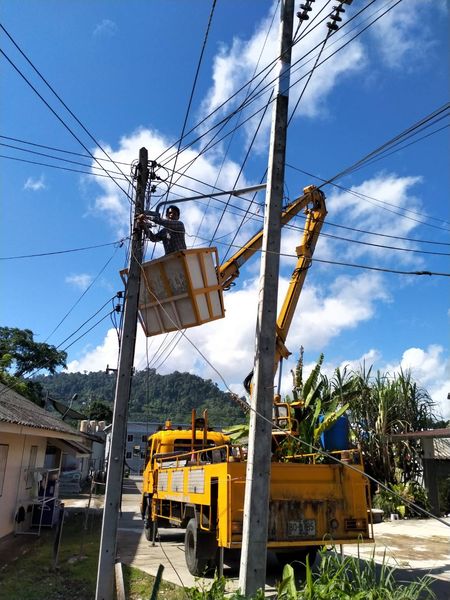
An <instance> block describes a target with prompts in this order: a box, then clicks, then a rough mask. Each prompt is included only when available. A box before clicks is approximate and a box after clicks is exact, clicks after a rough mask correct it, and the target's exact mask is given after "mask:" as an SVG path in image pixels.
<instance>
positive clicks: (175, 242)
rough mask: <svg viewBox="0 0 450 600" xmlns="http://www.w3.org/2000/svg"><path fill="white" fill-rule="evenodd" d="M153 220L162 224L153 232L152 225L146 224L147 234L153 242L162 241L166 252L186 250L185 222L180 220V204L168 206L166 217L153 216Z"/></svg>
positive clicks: (157, 223)
mask: <svg viewBox="0 0 450 600" xmlns="http://www.w3.org/2000/svg"><path fill="white" fill-rule="evenodd" d="M151 220H152V221H153V223H155V224H156V225H162V228H161V229H160V230H159V231H158V232H157V233H153V231H151V229H150V226H148V225H147V226H146V228H145V229H146V234H147V236H148V238H149V239H150V240H151V241H152V242H162V243H163V246H164V252H165V253H166V254H171V253H172V252H178V251H179V250H186V242H185V239H184V235H185V230H184V224H183V222H182V221H180V209H179V208H178V206H173V205H172V206H168V207H167V210H166V218H165V219H163V218H162V217H158V216H153V217H151Z"/></svg>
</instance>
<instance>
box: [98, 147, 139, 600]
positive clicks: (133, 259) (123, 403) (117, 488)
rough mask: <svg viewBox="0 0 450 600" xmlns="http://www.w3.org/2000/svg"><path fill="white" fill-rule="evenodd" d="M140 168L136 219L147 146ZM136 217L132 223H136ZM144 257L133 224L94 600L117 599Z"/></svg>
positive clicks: (137, 231) (137, 210) (136, 210)
mask: <svg viewBox="0 0 450 600" xmlns="http://www.w3.org/2000/svg"><path fill="white" fill-rule="evenodd" d="M137 171H138V175H137V186H136V201H135V210H134V217H135V219H136V217H137V216H139V215H140V214H142V213H143V212H144V199H145V188H146V186H147V180H148V175H149V173H148V152H147V149H146V148H141V149H140V151H139V164H138V167H137ZM135 219H134V221H133V223H135V222H136V221H135ZM142 256H143V233H142V230H141V229H139V228H137V227H135V226H134V230H133V237H132V241H131V252H130V259H129V265H128V281H127V288H126V292H125V302H124V314H123V328H122V336H121V344H120V354H119V368H118V373H117V381H116V394H115V399H114V416H113V423H112V434H111V448H110V453H109V461H108V478H107V482H106V494H105V508H104V512H103V523H102V535H101V540H100V553H99V561H98V572H97V589H96V594H95V600H111V598H114V569H115V562H116V543H117V527H118V521H119V510H120V499H121V495H122V477H123V461H124V448H125V436H126V432H127V420H128V403H129V400H130V390H131V376H132V369H133V361H134V349H135V344H136V330H137V310H138V299H139V284H140V276H141V263H142Z"/></svg>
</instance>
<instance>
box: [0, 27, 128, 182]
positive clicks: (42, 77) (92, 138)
mask: <svg viewBox="0 0 450 600" xmlns="http://www.w3.org/2000/svg"><path fill="white" fill-rule="evenodd" d="M0 27H1V29H3V31H4V32H5V33H6V35H7V36H8V38H9V39H10V40H11V42H12V43H13V44H14V46H15V47H16V48H17V50H18V51H19V52H20V54H21V55H22V56H23V57H24V58H25V60H26V61H27V62H28V64H29V65H30V66H31V67H32V69H33V70H34V71H35V73H37V75H38V76H39V77H40V78H41V80H42V81H43V82H44V83H45V85H46V86H47V87H48V88H49V90H50V91H51V92H52V93H53V94H54V95H55V96H56V98H57V99H58V100H59V101H60V102H61V104H62V105H63V106H64V108H65V109H66V110H67V111H68V113H69V114H70V115H71V116H72V117H73V118H74V119H75V121H76V122H77V123H78V125H80V127H81V128H82V129H83V131H84V132H85V133H87V135H88V136H89V137H90V138H91V140H92V141H93V142H94V144H95V145H96V146H98V148H100V150H101V151H102V152H103V154H105V156H107V157H108V159H109V160H110V161H111V162H112V163H113V164H114V165H115V166H116V167H117V164H116V163H115V162H114V160H113V159H112V158H111V157H110V156H109V154H108V153H107V152H106V150H105V149H104V148H103V147H102V146H101V145H100V143H99V142H98V141H97V140H96V139H95V138H94V136H93V135H92V134H91V132H90V131H88V129H87V128H86V127H85V126H84V125H83V123H82V122H81V121H80V119H79V118H78V117H77V116H76V115H75V114H74V113H73V111H72V110H71V109H70V108H69V107H68V106H67V104H66V103H65V102H64V100H63V99H62V98H61V96H60V95H59V94H57V92H56V91H55V89H54V88H53V87H52V86H51V85H50V83H49V82H48V81H47V79H46V78H45V77H44V76H43V75H42V73H41V72H40V71H39V70H38V69H37V68H36V66H35V65H34V64H33V63H32V61H31V60H30V59H29V58H28V56H27V55H26V54H25V52H24V51H23V50H22V49H21V48H20V47H19V45H18V44H17V42H16V41H15V40H14V39H13V37H12V36H11V34H10V33H8V31H7V30H6V29H5V27H4V26H3V25H2V24H1V23H0ZM83 147H84V146H83ZM85 149H86V148H85ZM91 156H92V155H91ZM92 158H94V160H95V157H94V156H92ZM117 168H118V169H119V171H120V172H121V174H122V175H123V177H125V179H127V180H128V181H129V182H130V180H129V179H128V177H127V176H126V175H125V173H123V171H122V170H121V169H120V168H119V167H117ZM130 183H131V182H130Z"/></svg>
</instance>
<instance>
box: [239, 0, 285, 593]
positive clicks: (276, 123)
mask: <svg viewBox="0 0 450 600" xmlns="http://www.w3.org/2000/svg"><path fill="white" fill-rule="evenodd" d="M293 16H294V0H283V2H282V6H281V14H280V18H281V26H280V35H281V50H280V59H279V75H278V80H277V83H276V88H275V96H276V99H275V103H274V109H273V113H272V131H271V139H270V151H269V168H268V176H267V191H266V202H265V210H264V231H263V242H262V256H261V275H260V287H259V304H258V320H257V324H256V344H255V345H256V348H255V365H254V378H253V382H254V384H253V390H252V397H251V406H252V411H251V413H250V435H249V444H248V459H247V460H248V462H247V474H246V486H245V501H244V526H243V527H244V528H243V535H242V555H241V567H240V573H239V587H240V590H241V593H242V594H243V595H244V596H246V597H249V596H252V595H253V594H254V593H255V592H256V591H257V590H258V589H260V588H261V589H264V587H265V583H266V559H267V528H268V519H269V493H270V459H271V438H272V436H271V433H272V426H271V424H272V406H273V396H274V385H273V379H274V373H273V368H274V361H275V326H276V318H277V294H278V276H279V264H280V259H279V252H280V239H281V209H282V199H283V185H284V167H285V154H286V128H287V118H288V103H289V74H290V64H291V47H292V28H293ZM257 415H261V416H257Z"/></svg>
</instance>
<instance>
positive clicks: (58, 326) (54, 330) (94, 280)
mask: <svg viewBox="0 0 450 600" xmlns="http://www.w3.org/2000/svg"><path fill="white" fill-rule="evenodd" d="M118 249H119V246H117V247H116V249H115V250H114V252H113V254H112V256H111V257H110V258H109V259H108V260H107V261H106V263H105V264H104V265H103V267H102V268H101V269H100V271H99V272H98V273H97V275H96V276H95V277H94V279H93V280H92V281H91V282H90V284H89V285H88V286H87V288H86V289H85V290H84V291H83V293H82V294H81V295H80V297H79V298H78V299H77V300H76V301H75V303H74V304H73V305H72V306H71V307H70V309H69V310H68V311H67V313H66V314H65V315H64V316H63V318H62V319H61V320H60V321H59V323H58V324H57V325H56V327H55V328H54V329H53V330H52V332H51V333H49V335H48V336H47V337H46V338H45V342H47V341H48V340H49V339H50V338H51V337H52V335H53V334H54V333H55V332H56V331H57V330H58V329H59V328H60V327H61V325H62V324H63V323H64V321H65V320H66V319H67V317H68V316H69V315H70V314H71V313H72V311H73V310H74V309H75V308H76V307H77V306H78V304H79V303H80V302H81V300H82V299H83V298H84V296H86V294H87V293H88V292H89V290H90V289H91V288H92V287H93V286H94V285H95V283H96V281H97V280H98V279H99V277H100V275H101V274H102V273H103V272H104V271H105V269H106V267H107V266H108V265H109V263H110V262H111V261H112V259H113V258H114V257H115V255H116V253H117V251H118ZM115 297H116V296H115Z"/></svg>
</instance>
